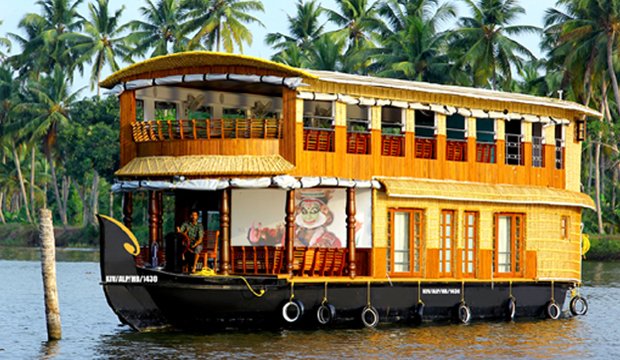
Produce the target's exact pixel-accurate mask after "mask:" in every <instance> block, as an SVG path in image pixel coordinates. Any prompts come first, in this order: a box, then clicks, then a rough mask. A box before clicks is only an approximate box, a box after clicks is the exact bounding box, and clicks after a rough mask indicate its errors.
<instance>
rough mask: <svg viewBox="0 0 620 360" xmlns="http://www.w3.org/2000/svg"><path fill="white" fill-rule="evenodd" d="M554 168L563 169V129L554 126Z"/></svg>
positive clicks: (559, 126)
mask: <svg viewBox="0 0 620 360" xmlns="http://www.w3.org/2000/svg"><path fill="white" fill-rule="evenodd" d="M555 168H556V169H558V170H561V169H564V127H563V126H562V125H556V126H555Z"/></svg>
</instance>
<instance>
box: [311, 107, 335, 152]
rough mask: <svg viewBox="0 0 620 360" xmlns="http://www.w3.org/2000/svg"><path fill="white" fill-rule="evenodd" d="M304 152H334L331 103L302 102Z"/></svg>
mask: <svg viewBox="0 0 620 360" xmlns="http://www.w3.org/2000/svg"><path fill="white" fill-rule="evenodd" d="M303 121H304V137H303V141H304V150H307V151H327V152H333V151H334V150H335V138H334V108H333V103H332V102H331V101H314V100H304V116H303Z"/></svg>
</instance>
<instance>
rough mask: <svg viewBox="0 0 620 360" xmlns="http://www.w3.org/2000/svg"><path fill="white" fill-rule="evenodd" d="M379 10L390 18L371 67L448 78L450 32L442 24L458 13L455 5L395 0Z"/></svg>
mask: <svg viewBox="0 0 620 360" xmlns="http://www.w3.org/2000/svg"><path fill="white" fill-rule="evenodd" d="M379 12H380V13H381V14H382V16H383V17H384V18H385V19H386V22H385V24H384V25H383V27H382V30H381V39H382V40H381V41H380V45H379V47H378V48H377V49H376V50H373V51H372V52H371V54H372V57H373V59H375V63H374V64H373V65H372V66H371V71H373V72H375V73H377V74H378V75H380V76H388V77H395V78H401V79H409V80H423V81H431V82H448V81H449V79H448V78H446V76H447V75H448V66H449V62H448V58H447V56H446V51H447V47H446V39H447V38H446V34H444V33H439V32H438V30H437V29H438V28H439V27H440V26H441V24H442V23H443V22H444V21H449V20H451V19H453V18H454V17H455V16H456V10H455V8H454V6H452V5H451V4H449V3H443V4H440V3H439V2H438V1H437V0H414V1H411V0H391V1H388V2H386V3H384V4H383V5H382V6H381V7H380V9H379Z"/></svg>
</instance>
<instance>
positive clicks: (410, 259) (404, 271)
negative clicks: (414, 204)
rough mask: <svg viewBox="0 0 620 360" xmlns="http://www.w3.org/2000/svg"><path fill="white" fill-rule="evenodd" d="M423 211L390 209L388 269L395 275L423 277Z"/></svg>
mask: <svg viewBox="0 0 620 360" xmlns="http://www.w3.org/2000/svg"><path fill="white" fill-rule="evenodd" d="M423 215H424V213H423V210H417V209H411V210H404V209H390V213H389V217H390V234H389V240H390V254H389V261H388V267H389V270H390V273H391V274H393V275H394V274H395V275H421V272H422V264H421V263H422V255H421V253H422V242H423V224H424V220H423Z"/></svg>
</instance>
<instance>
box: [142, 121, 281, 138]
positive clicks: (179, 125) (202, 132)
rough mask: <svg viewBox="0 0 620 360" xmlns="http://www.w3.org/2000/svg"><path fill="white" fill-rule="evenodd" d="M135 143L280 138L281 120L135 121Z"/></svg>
mask: <svg viewBox="0 0 620 360" xmlns="http://www.w3.org/2000/svg"><path fill="white" fill-rule="evenodd" d="M131 130H132V135H133V139H134V141H135V142H138V143H140V142H154V141H169V140H199V139H204V140H210V139H280V138H282V121H281V120H279V119H203V120H195V119H193V120H150V121H140V122H136V123H132V124H131Z"/></svg>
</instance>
